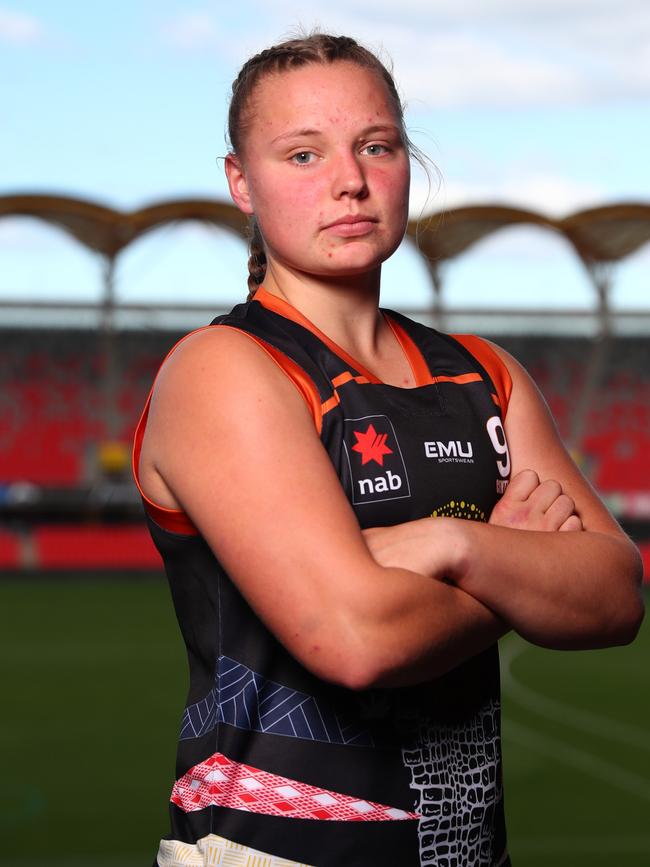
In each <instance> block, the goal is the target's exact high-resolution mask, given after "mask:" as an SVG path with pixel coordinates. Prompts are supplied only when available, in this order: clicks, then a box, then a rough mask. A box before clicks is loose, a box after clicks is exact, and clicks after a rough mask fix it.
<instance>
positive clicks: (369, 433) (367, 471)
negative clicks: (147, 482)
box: [343, 415, 411, 505]
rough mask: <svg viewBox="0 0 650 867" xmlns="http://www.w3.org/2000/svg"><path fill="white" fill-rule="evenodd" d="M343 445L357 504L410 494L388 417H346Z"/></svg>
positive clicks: (400, 452) (353, 497)
mask: <svg viewBox="0 0 650 867" xmlns="http://www.w3.org/2000/svg"><path fill="white" fill-rule="evenodd" d="M343 446H344V448H345V456H346V458H347V460H348V466H349V468H350V478H351V481H352V502H353V503H354V504H355V505H359V504H361V503H376V502H379V501H381V500H396V499H400V498H402V497H410V496H411V489H410V486H409V481H408V476H407V474H406V466H405V464H404V458H403V457H402V451H401V449H400V446H399V443H398V441H397V436H396V434H395V429H394V428H393V424H392V422H391V420H390V419H389V418H388V416H385V415H367V416H363V417H362V418H346V419H345V436H344V439H343Z"/></svg>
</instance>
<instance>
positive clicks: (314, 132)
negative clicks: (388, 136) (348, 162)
mask: <svg viewBox="0 0 650 867" xmlns="http://www.w3.org/2000/svg"><path fill="white" fill-rule="evenodd" d="M377 132H389V133H397V134H398V135H400V136H401V131H400V129H399V127H398V126H397V125H396V124H394V123H379V124H373V125H372V126H367V127H365V129H362V130H361V132H360V133H359V135H358V136H357V139H362V138H365V137H366V136H368V135H372V134H373V133H377ZM323 135H325V133H324V132H323V131H322V130H319V129H311V128H307V127H304V128H300V129H292V130H289V132H283V133H281V134H280V135H278V136H276V137H275V138H274V139H272V140H271V143H272V144H276V143H277V142H281V141H285V140H286V139H292V138H302V137H308V136H311V137H312V138H313V137H314V136H323Z"/></svg>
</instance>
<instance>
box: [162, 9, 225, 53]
mask: <svg viewBox="0 0 650 867" xmlns="http://www.w3.org/2000/svg"><path fill="white" fill-rule="evenodd" d="M160 29H161V34H162V36H163V38H164V39H165V41H167V42H168V43H169V44H171V45H173V46H174V47H176V48H180V49H181V50H183V51H196V50H204V49H210V48H213V47H215V46H217V45H219V44H220V42H221V40H222V39H223V35H222V33H221V31H220V30H219V27H218V26H217V16H216V15H213V14H212V13H211V12H208V11H201V10H195V11H186V12H180V13H178V15H176V16H174V17H173V18H169V19H167V20H166V21H165V22H164V23H163V24H162V25H161V28H160Z"/></svg>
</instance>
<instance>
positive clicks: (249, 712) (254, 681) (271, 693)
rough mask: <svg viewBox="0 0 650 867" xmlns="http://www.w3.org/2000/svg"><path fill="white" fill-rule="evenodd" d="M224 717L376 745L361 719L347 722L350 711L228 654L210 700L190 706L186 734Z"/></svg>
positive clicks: (280, 731) (243, 725)
mask: <svg viewBox="0 0 650 867" xmlns="http://www.w3.org/2000/svg"><path fill="white" fill-rule="evenodd" d="M220 722H224V723H227V724H228V725H231V726H235V727H236V728H240V729H247V730H249V731H255V732H265V733H268V734H274V735H284V736H285V737H290V738H300V739H302V740H308V741H323V742H325V743H330V744H342V745H349V744H353V745H354V746H363V747H372V746H374V745H375V744H374V740H373V738H372V735H371V734H370V733H369V732H368V731H367V730H366V729H364V728H361V727H360V726H359V725H358V723H356V722H351V721H347V720H346V719H345V715H343V714H338V713H336V712H334V711H333V710H332V709H331V708H329V707H327V706H325V705H323V703H322V702H320V703H319V702H317V701H316V699H315V698H313V697H312V696H310V695H307V693H304V692H298V690H295V689H289V688H288V687H286V686H282V684H279V683H275V682H274V681H272V680H269V679H268V678H266V677H262V675H260V674H257V672H255V671H252V670H251V669H250V668H248V667H247V666H245V665H242V664H241V663H240V662H237V661H236V660H234V659H230V658H229V657H227V656H220V657H219V661H218V663H217V672H216V677H215V685H214V687H213V689H212V690H211V691H210V692H209V693H208V695H207V696H206V697H205V698H204V699H201V701H198V702H196V704H192V705H190V706H189V707H187V708H185V712H184V714H183V721H182V723H181V735H180V739H181V740H188V739H189V738H198V737H201V735H205V734H207V733H208V732H210V731H212V729H214V727H215V726H216V725H217V723H220Z"/></svg>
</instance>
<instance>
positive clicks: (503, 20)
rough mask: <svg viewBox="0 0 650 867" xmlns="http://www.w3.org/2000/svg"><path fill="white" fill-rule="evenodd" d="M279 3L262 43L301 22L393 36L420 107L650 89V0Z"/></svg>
mask: <svg viewBox="0 0 650 867" xmlns="http://www.w3.org/2000/svg"><path fill="white" fill-rule="evenodd" d="M258 5H259V8H260V13H261V12H262V6H263V4H258ZM264 12H265V13H268V8H266V7H265V8H264ZM274 12H275V19H274V21H277V29H275V30H273V29H272V27H273V22H271V29H269V22H268V20H266V21H265V35H264V36H262V37H261V39H260V44H259V46H258V47H259V48H262V47H264V46H265V45H267V44H268V43H269V42H270V41H271V40H273V39H274V37H276V36H278V35H279V34H281V33H282V32H284V31H286V29H287V23H292V22H293V23H296V24H297V23H302V24H303V25H305V27H306V28H307V29H309V27H310V26H312V25H314V24H318V25H320V26H321V27H322V29H325V30H332V31H333V32H338V33H350V34H351V35H353V36H357V37H358V38H360V39H362V40H363V41H364V42H365V43H366V44H367V45H368V46H369V47H371V48H376V47H377V46H378V45H385V46H386V48H387V49H388V51H389V53H390V55H391V56H392V58H393V59H394V61H395V69H396V73H397V79H398V81H399V82H400V84H401V86H402V91H403V92H404V93H405V94H406V95H407V96H408V98H409V100H410V101H411V102H413V103H414V106H417V104H418V103H424V105H425V106H426V107H427V108H433V107H441V106H442V107H447V106H454V107H456V106H472V105H477V106H481V105H483V106H486V105H487V106H494V105H504V104H515V105H526V104H530V105H539V104H558V103H559V104H581V103H589V102H602V101H603V100H605V99H606V100H610V99H618V98H630V97H632V98H635V97H639V96H641V95H644V94H647V95H649V96H650V58H649V57H648V55H649V53H650V4H648V3H647V0H620V2H617V3H616V6H615V8H613V6H612V3H611V2H610V0H466V2H464V3H462V4H461V3H458V2H457V0H404V3H402V4H401V6H400V9H399V12H398V11H397V10H396V8H395V4H394V2H393V0H390V2H388V0H376V2H375V3H373V6H372V17H370V16H369V14H368V7H367V5H366V4H365V3H364V4H362V3H360V2H359V0H330V2H329V4H328V6H327V9H326V10H324V9H323V7H322V4H318V5H317V4H316V3H314V2H310V0H301V3H300V4H298V3H296V2H295V0H280V2H278V3H277V4H275V5H274ZM269 33H271V36H270V39H269V36H268V34H269ZM247 35H248V37H250V35H251V32H250V30H249V33H248V34H247Z"/></svg>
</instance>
